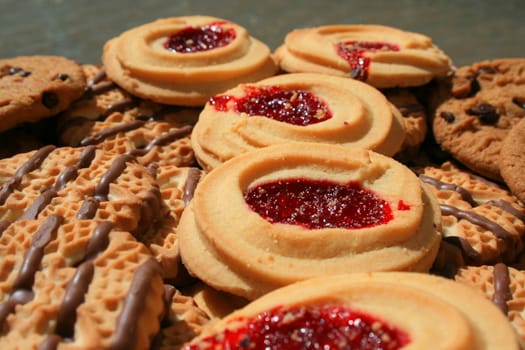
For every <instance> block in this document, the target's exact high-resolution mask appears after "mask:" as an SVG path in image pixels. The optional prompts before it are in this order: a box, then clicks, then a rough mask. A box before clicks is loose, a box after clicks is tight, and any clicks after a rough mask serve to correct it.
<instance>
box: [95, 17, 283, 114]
mask: <svg viewBox="0 0 525 350" xmlns="http://www.w3.org/2000/svg"><path fill="white" fill-rule="evenodd" d="M102 61H103V63H104V66H105V67H106V69H107V72H108V75H109V77H110V78H111V79H112V80H113V81H115V82H116V83H117V84H118V85H120V86H122V87H123V88H124V89H126V90H127V91H129V92H130V93H132V94H133V95H136V96H140V97H143V98H146V99H150V100H153V101H156V102H160V103H166V104H173V105H184V106H202V105H204V104H205V103H206V101H207V100H208V98H209V97H210V96H213V95H216V94H218V93H220V92H222V91H225V90H227V89H229V88H232V87H234V86H236V85H238V84H240V83H244V82H252V81H257V80H260V79H263V78H266V77H268V76H271V75H273V74H275V73H276V72H277V65H276V64H275V62H274V61H273V58H272V57H271V55H270V49H269V48H268V47H267V46H266V45H265V44H264V43H262V42H260V41H259V40H257V39H255V38H253V37H251V36H250V35H249V34H248V32H247V31H246V29H245V28H243V27H241V26H240V25H238V24H236V23H232V22H229V21H226V20H223V19H220V18H215V17H207V16H187V17H173V18H164V19H159V20H157V21H155V22H151V23H147V24H144V25H142V26H139V27H135V28H132V29H130V30H127V31H126V32H124V33H122V34H121V35H119V36H118V37H116V38H113V39H111V40H109V41H108V42H107V43H106V44H105V46H104V52H103V55H102Z"/></svg>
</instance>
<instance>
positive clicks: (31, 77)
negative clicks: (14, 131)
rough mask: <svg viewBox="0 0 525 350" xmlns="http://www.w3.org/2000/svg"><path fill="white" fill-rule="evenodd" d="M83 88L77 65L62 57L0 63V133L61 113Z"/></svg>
mask: <svg viewBox="0 0 525 350" xmlns="http://www.w3.org/2000/svg"><path fill="white" fill-rule="evenodd" d="M85 85H86V78H85V76H84V73H83V71H82V68H81V66H80V64H78V63H77V62H75V61H72V60H70V59H67V58H65V57H61V56H38V55H35V56H19V57H13V58H6V59H0V131H5V130H8V129H11V128H13V127H15V126H17V125H19V124H22V123H28V122H36V121H38V120H41V119H44V118H46V117H50V116H53V115H55V114H57V113H58V112H61V111H63V110H64V109H66V108H67V107H68V106H69V104H70V103H71V102H73V101H74V100H76V99H77V98H78V97H80V96H81V95H82V93H83V91H84V87H85Z"/></svg>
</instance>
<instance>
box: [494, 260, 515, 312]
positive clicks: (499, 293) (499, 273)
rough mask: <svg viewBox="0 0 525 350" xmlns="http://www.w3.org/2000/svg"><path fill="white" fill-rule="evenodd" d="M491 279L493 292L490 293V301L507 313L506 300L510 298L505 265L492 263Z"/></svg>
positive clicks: (508, 279)
mask: <svg viewBox="0 0 525 350" xmlns="http://www.w3.org/2000/svg"><path fill="white" fill-rule="evenodd" d="M493 280H494V294H493V295H492V301H493V302H494V304H496V305H497V306H498V307H499V308H500V310H501V311H502V312H503V313H504V314H505V315H507V314H508V313H509V308H508V305H507V301H509V300H511V299H512V292H511V290H510V274H509V268H508V267H507V265H505V264H502V263H498V264H496V265H494V270H493Z"/></svg>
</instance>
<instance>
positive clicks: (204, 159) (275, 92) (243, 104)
mask: <svg viewBox="0 0 525 350" xmlns="http://www.w3.org/2000/svg"><path fill="white" fill-rule="evenodd" d="M404 138H405V130H404V127H403V120H402V116H401V113H400V112H399V111H398V110H397V108H395V107H394V106H393V105H392V104H391V103H390V102H389V101H388V100H387V99H386V98H385V96H384V95H383V94H381V93H380V92H379V91H378V90H377V89H375V88H374V87H372V86H370V85H367V84H365V83H363V82H360V81H356V80H352V79H345V78H341V77H336V76H330V75H326V74H316V73H294V74H282V75H278V76H275V77H270V78H268V79H264V80H261V81H258V82H256V83H251V84H241V85H239V86H237V87H235V88H233V89H230V90H228V91H226V92H224V93H222V94H220V95H216V96H213V97H212V98H211V99H210V101H209V102H208V103H207V104H206V106H205V107H204V109H203V110H202V112H201V113H200V115H199V120H198V122H197V123H196V125H195V127H194V129H193V132H192V135H191V144H192V146H193V150H194V152H195V157H196V158H197V161H198V162H199V164H200V165H201V166H202V167H203V168H204V169H206V170H209V169H213V168H214V167H216V166H217V165H219V164H221V163H223V162H225V161H227V160H228V159H230V158H232V157H234V156H236V155H239V154H241V153H244V152H247V151H251V150H255V149H258V148H263V147H266V146H271V145H276V144H282V143H286V142H314V143H319V144H321V143H326V144H339V145H343V146H345V147H347V148H349V149H351V148H355V147H359V148H366V149H370V150H373V151H376V152H379V153H382V154H386V155H393V154H395V153H397V152H398V151H399V149H400V148H401V145H402V143H403V140H404Z"/></svg>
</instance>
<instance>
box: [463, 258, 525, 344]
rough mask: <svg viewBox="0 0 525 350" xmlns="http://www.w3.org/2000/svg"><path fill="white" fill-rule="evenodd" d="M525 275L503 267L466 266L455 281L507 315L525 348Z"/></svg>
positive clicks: (502, 265)
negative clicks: (480, 295)
mask: <svg viewBox="0 0 525 350" xmlns="http://www.w3.org/2000/svg"><path fill="white" fill-rule="evenodd" d="M524 273H525V272H524V271H523V270H518V269H515V268H514V267H511V266H507V265H505V264H503V263H498V264H496V265H494V266H493V265H482V266H465V267H462V268H460V269H459V270H458V271H457V273H456V275H455V276H454V279H455V280H456V281H458V282H461V283H464V284H467V285H469V286H471V287H473V288H475V289H477V290H479V291H481V292H482V293H483V294H484V295H485V296H486V297H487V298H488V299H490V300H492V302H494V304H496V305H497V306H498V307H499V308H500V309H501V311H502V312H503V314H504V315H506V316H507V317H508V318H509V320H510V322H511V323H512V325H513V326H514V329H515V330H516V332H517V333H518V335H519V337H520V339H521V344H522V346H523V345H525V310H524V309H525V274H524Z"/></svg>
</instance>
